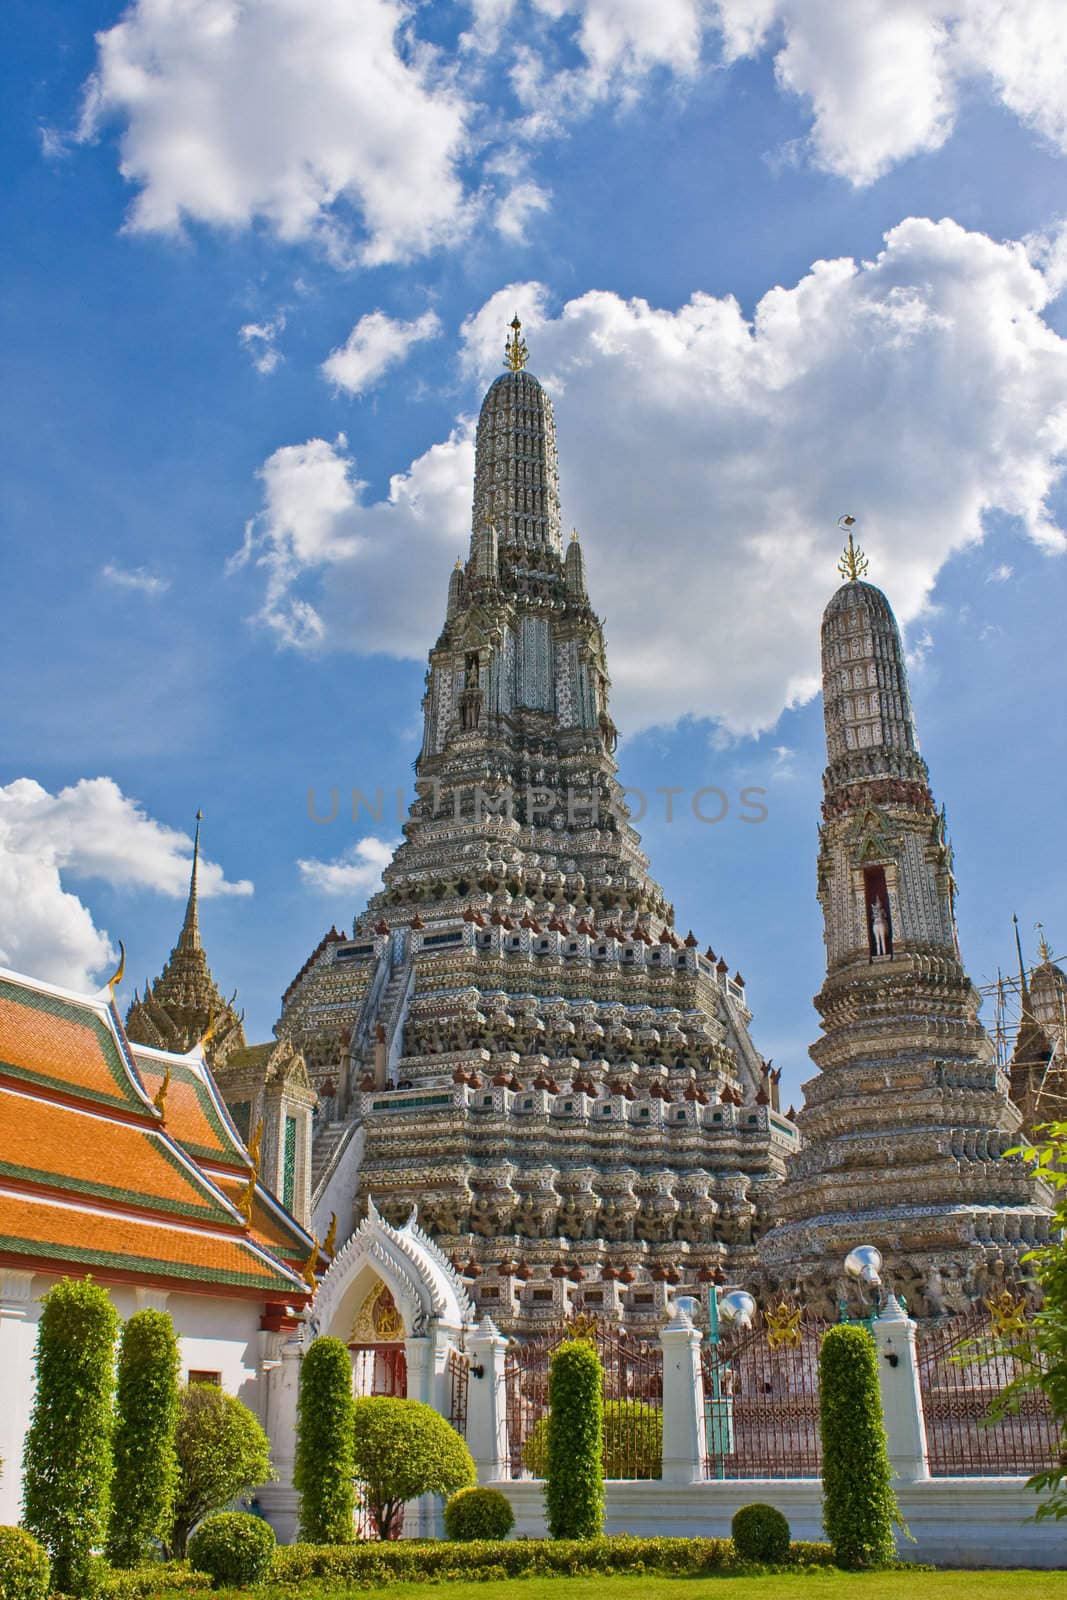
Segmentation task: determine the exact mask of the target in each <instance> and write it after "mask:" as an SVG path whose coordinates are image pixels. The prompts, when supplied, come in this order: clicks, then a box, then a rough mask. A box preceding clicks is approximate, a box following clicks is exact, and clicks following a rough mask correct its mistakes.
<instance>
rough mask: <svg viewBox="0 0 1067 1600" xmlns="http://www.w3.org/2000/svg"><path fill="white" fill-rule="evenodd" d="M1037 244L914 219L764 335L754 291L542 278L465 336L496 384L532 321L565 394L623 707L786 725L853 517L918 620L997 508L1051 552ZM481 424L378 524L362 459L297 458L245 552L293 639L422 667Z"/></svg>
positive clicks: (813, 289)
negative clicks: (846, 521)
mask: <svg viewBox="0 0 1067 1600" xmlns="http://www.w3.org/2000/svg"><path fill="white" fill-rule="evenodd" d="M1049 298H1050V287H1049V284H1048V283H1047V281H1046V279H1045V277H1044V276H1043V274H1042V272H1041V270H1040V267H1039V266H1037V265H1035V264H1034V263H1033V262H1032V261H1031V260H1030V259H1029V258H1028V256H1027V252H1026V250H1025V248H1024V247H1023V246H1022V245H1021V244H1002V243H997V242H994V241H993V240H991V239H989V238H987V237H986V236H985V235H983V234H980V233H972V232H967V231H966V230H964V229H963V228H961V227H960V226H959V225H958V224H956V223H955V222H952V221H942V222H938V223H935V222H931V221H928V220H924V219H921V218H910V219H908V220H907V221H904V222H902V223H900V224H899V225H898V226H897V227H896V228H894V229H893V230H892V231H891V232H890V233H889V234H888V235H887V236H886V243H885V248H884V249H883V251H882V252H881V254H880V255H879V256H878V257H877V259H876V260H874V261H869V262H856V261H853V260H850V259H847V258H846V259H842V260H837V261H820V262H816V263H815V265H814V266H813V267H812V268H811V270H810V272H809V273H808V274H807V276H805V277H804V278H803V279H801V281H800V282H799V283H797V284H796V285H795V286H794V287H792V288H775V289H772V290H770V291H769V292H768V293H767V294H765V295H764V296H763V298H762V300H761V301H760V302H759V304H758V305H757V307H756V309H755V313H754V317H753V319H752V320H751V321H747V320H746V319H745V317H744V316H743V315H742V312H741V309H740V307H739V306H738V304H737V303H736V301H735V300H734V299H733V298H732V297H729V296H727V297H723V298H721V299H719V298H715V297H713V296H711V295H707V294H703V293H695V294H694V295H693V296H692V298H691V299H690V300H689V301H688V303H686V304H685V305H682V306H681V307H679V308H678V309H677V310H665V309H659V308H655V307H652V306H650V305H648V304H647V303H646V302H645V301H643V300H629V301H627V300H623V299H621V298H620V297H619V296H618V295H616V294H612V293H608V292H605V291H598V290H593V291H590V292H588V293H586V294H583V295H581V296H579V297H578V298H576V299H574V300H571V301H569V302H568V303H567V304H565V305H564V306H563V307H562V309H561V310H560V311H559V313H558V315H555V316H553V315H550V313H549V310H548V306H547V297H546V293H545V291H544V290H543V289H542V288H541V287H540V286H539V285H537V284H512V285H510V286H509V287H507V288H505V289H501V290H500V291H499V293H497V294H496V295H494V296H493V297H492V299H491V300H489V301H488V302H487V303H486V304H485V305H484V306H483V307H482V308H481V309H480V310H479V311H478V313H477V314H476V315H474V316H473V317H471V318H470V320H469V321H468V323H467V324H466V325H465V328H464V331H463V337H464V360H465V363H466V368H467V370H468V372H469V374H470V376H471V378H472V381H476V382H477V384H478V387H479V389H481V388H482V387H484V385H485V383H486V382H487V381H488V380H489V379H490V378H491V377H492V376H494V375H495V373H496V372H497V371H498V370H499V364H500V356H501V350H502V340H503V335H504V333H505V332H506V328H507V324H508V322H510V320H511V316H512V314H513V311H514V310H515V309H516V307H517V308H518V310H519V313H520V315H521V316H522V319H523V324H524V335H525V337H526V338H527V341H528V343H529V346H530V350H531V352H532V359H531V367H532V370H533V371H535V372H536V373H537V374H538V375H539V376H540V377H541V379H542V381H543V382H544V383H545V384H546V387H548V388H549V390H550V392H551V393H552V395H553V398H554V400H555V405H556V416H557V422H558V426H559V435H560V460H561V490H562V496H563V505H564V513H565V520H566V522H567V523H571V522H573V523H575V524H576V525H577V526H578V527H579V528H580V529H581V530H582V534H583V543H584V548H585V552H586V559H587V563H588V567H589V574H590V585H591V591H592V595H593V602H594V604H595V605H596V607H597V609H598V611H599V612H600V613H601V614H602V615H604V616H605V617H606V619H607V631H608V643H609V650H610V656H609V659H610V662H611V666H612V672H613V679H614V690H613V698H614V705H615V712H616V716H617V720H618V721H619V723H620V726H622V727H623V729H624V730H632V729H636V728H639V727H644V726H648V725H650V724H653V723H657V722H665V721H672V720H674V719H676V718H677V717H679V716H682V715H685V714H691V715H695V716H713V717H718V718H720V719H722V721H723V723H724V724H725V725H726V727H727V729H728V730H729V731H730V733H732V734H739V733H746V732H753V731H757V730H760V729H764V728H768V727H770V726H771V725H772V724H773V723H774V721H775V720H776V718H777V717H778V715H779V713H780V712H781V710H782V709H783V707H785V706H787V705H790V704H793V703H796V702H799V701H802V700H804V699H805V698H807V697H809V696H810V695H811V694H812V693H813V692H814V690H815V689H816V687H817V670H818V619H819V615H820V612H821V610H822V607H823V606H824V604H825V603H826V600H827V598H828V596H829V594H830V593H831V592H832V589H833V587H834V585H835V583H836V581H837V580H836V576H835V568H836V563H837V559H838V555H839V553H840V543H841V534H840V530H839V529H838V528H837V526H836V523H837V518H838V516H839V514H840V513H841V512H843V511H845V510H849V511H851V512H853V513H854V514H856V515H857V516H858V517H859V526H858V528H857V533H858V536H859V541H860V543H861V544H862V545H863V546H864V547H865V548H866V550H867V553H868V555H869V557H870V560H871V575H872V578H873V579H874V580H875V581H876V582H878V583H880V584H881V585H883V586H884V587H885V588H886V590H887V591H888V592H889V594H890V596H891V598H892V601H893V603H894V605H895V607H896V608H897V611H898V614H899V616H900V617H901V619H902V621H904V622H907V621H909V620H911V619H914V618H916V617H917V616H918V615H919V614H920V612H921V611H922V610H923V608H924V605H925V604H926V602H927V598H928V596H929V593H930V590H931V587H932V585H933V583H934V581H935V579H936V577H937V574H938V571H939V570H940V568H941V566H942V565H943V564H944V562H945V561H946V560H947V559H948V557H949V556H950V555H951V554H952V553H953V552H954V551H957V550H961V549H963V548H964V547H966V546H968V545H971V544H974V543H976V542H978V541H980V540H981V538H982V534H983V519H984V517H985V515H986V513H988V512H990V511H993V510H998V511H1000V512H1003V513H1007V514H1009V515H1010V516H1012V517H1015V518H1017V519H1018V520H1019V522H1020V524H1021V526H1022V528H1023V530H1024V531H1025V532H1026V533H1027V534H1028V535H1029V537H1030V538H1031V539H1032V540H1034V541H1035V542H1036V543H1037V544H1038V545H1040V546H1041V547H1042V548H1043V549H1045V550H1046V551H1048V552H1049V553H1050V554H1051V553H1053V552H1058V551H1061V550H1063V548H1064V545H1065V540H1064V534H1063V532H1062V531H1061V529H1060V528H1059V527H1058V526H1057V524H1056V521H1055V518H1054V515H1053V512H1052V510H1051V509H1050V497H1051V495H1052V494H1053V491H1054V490H1055V489H1056V488H1057V486H1058V485H1059V484H1060V482H1061V480H1062V474H1063V470H1064V463H1065V457H1067V399H1065V396H1067V340H1064V339H1063V338H1061V337H1060V336H1059V335H1058V334H1056V333H1055V332H1054V331H1053V329H1052V328H1051V327H1050V326H1049V325H1048V323H1047V322H1046V321H1045V320H1044V318H1043V316H1042V311H1043V309H1044V307H1045V306H1046V305H1047V303H1048V301H1049ZM472 474H473V450H472V445H471V424H470V422H469V421H466V420H461V421H460V423H458V424H457V427H456V429H455V431H454V432H453V433H452V435H451V437H450V438H449V439H448V440H447V441H446V442H444V443H442V444H439V445H435V446H434V447H433V448H432V449H431V450H429V451H427V452H425V453H424V454H423V455H422V456H420V457H419V458H418V459H417V460H416V461H414V462H413V463H412V464H411V466H410V467H409V468H408V469H407V471H406V472H404V473H401V474H398V475H397V476H396V477H394V478H393V480H392V484H391V488H390V494H389V497H388V498H387V499H386V500H384V501H380V502H377V503H373V504H365V503H364V500H363V485H362V484H361V483H360V482H359V479H358V476H357V467H356V463H355V461H354V460H353V459H352V457H351V455H350V454H349V452H348V449H347V444H346V442H345V441H344V440H340V441H337V442H336V443H335V444H333V445H330V444H328V443H327V442H325V441H323V440H321V439H320V440H311V441H309V442H308V443H307V444H304V445H298V446H292V447H287V448H286V449H283V450H280V451H276V452H275V453H274V455H273V456H271V458H270V459H269V461H268V462H267V463H266V465H265V467H264V468H263V470H262V478H263V483H264V487H265V501H264V506H263V510H262V511H261V512H260V514H259V516H258V517H257V518H256V519H255V520H254V521H253V523H252V524H251V526H250V530H249V534H248V538H247V542H246V552H245V554H246V558H248V557H254V558H255V559H256V560H257V561H258V562H259V563H260V564H262V566H263V567H264V569H265V571H266V573H267V578H268V592H267V596H266V599H265V603H264V607H263V611H262V613H261V614H262V615H263V616H264V618H265V620H266V621H268V622H269V623H270V624H271V625H272V626H273V627H274V628H275V630H276V631H277V633H278V634H279V637H281V638H282V639H285V638H286V634H287V629H288V628H289V627H290V626H291V625H294V624H292V617H293V615H294V613H293V608H294V607H299V606H308V607H310V608H311V609H312V611H313V613H314V616H315V618H316V621H317V624H318V631H317V632H316V635H315V638H314V641H313V642H314V643H315V644H316V645H317V646H319V647H343V648H355V649H359V650H365V651H386V652H389V653H392V654H395V655H400V656H407V657H416V658H418V657H421V656H423V655H424V653H425V651H426V649H427V647H428V646H429V644H430V643H431V642H432V640H433V638H434V637H435V636H436V634H437V631H438V629H439V628H440V625H441V619H442V617H443V614H444V605H445V596H446V590H447V583H448V573H449V569H450V567H451V564H452V559H453V558H454V556H455V555H456V553H457V551H458V550H459V549H461V548H465V546H466V542H467V538H468V536H469V527H470V503H471V482H472Z"/></svg>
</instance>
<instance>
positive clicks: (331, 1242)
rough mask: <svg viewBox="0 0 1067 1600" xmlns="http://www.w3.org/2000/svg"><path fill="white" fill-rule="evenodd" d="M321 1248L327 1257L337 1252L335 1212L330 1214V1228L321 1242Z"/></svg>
mask: <svg viewBox="0 0 1067 1600" xmlns="http://www.w3.org/2000/svg"><path fill="white" fill-rule="evenodd" d="M322 1248H323V1250H324V1251H325V1253H326V1254H327V1255H328V1256H332V1255H334V1254H335V1253H336V1250H337V1212H336V1211H331V1212H330V1226H329V1227H328V1228H327V1229H326V1237H325V1239H324V1240H323V1241H322Z"/></svg>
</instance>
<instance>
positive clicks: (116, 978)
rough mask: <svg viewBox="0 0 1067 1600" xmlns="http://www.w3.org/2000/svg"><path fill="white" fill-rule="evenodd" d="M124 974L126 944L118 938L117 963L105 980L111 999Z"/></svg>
mask: <svg viewBox="0 0 1067 1600" xmlns="http://www.w3.org/2000/svg"><path fill="white" fill-rule="evenodd" d="M125 974H126V946H125V945H124V944H123V942H122V940H121V939H120V940H119V964H118V966H117V967H116V968H115V970H114V972H113V973H112V974H111V977H110V978H109V979H108V980H107V987H108V991H109V993H110V996H111V999H112V1000H114V998H115V990H116V989H117V988H118V986H119V984H120V983H121V982H122V980H123V978H124V976H125Z"/></svg>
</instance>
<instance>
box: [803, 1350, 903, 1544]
mask: <svg viewBox="0 0 1067 1600" xmlns="http://www.w3.org/2000/svg"><path fill="white" fill-rule="evenodd" d="M819 1396H820V1398H819V1415H820V1424H821V1428H822V1458H823V1467H822V1482H823V1525H824V1527H825V1528H826V1533H827V1537H828V1538H829V1540H830V1543H831V1544H832V1545H833V1548H834V1555H835V1557H836V1560H837V1563H838V1565H839V1566H841V1567H846V1568H849V1569H859V1568H863V1567H881V1566H885V1565H887V1564H888V1563H889V1562H891V1561H892V1560H893V1559H894V1556H895V1554H896V1551H895V1547H894V1542H893V1523H894V1522H900V1512H899V1511H898V1509H897V1503H896V1498H895V1496H894V1494H893V1490H892V1488H891V1487H890V1466H889V1456H888V1454H887V1452H886V1436H885V1426H884V1424H883V1422H882V1402H881V1396H880V1393H879V1387H878V1352H877V1350H876V1349H875V1344H874V1340H873V1338H872V1337H871V1335H870V1334H869V1333H868V1331H867V1329H866V1328H861V1327H857V1326H855V1325H851V1324H847V1323H844V1324H842V1325H841V1326H839V1327H837V1328H831V1329H830V1331H829V1333H827V1334H826V1336H825V1337H824V1339H823V1341H822V1345H821V1347H820V1350H819Z"/></svg>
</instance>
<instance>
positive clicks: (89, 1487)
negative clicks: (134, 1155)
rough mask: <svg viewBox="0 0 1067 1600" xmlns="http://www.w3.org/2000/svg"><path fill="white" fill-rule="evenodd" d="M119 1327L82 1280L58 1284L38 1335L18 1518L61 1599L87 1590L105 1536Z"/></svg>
mask: <svg viewBox="0 0 1067 1600" xmlns="http://www.w3.org/2000/svg"><path fill="white" fill-rule="evenodd" d="M118 1322H119V1319H118V1313H117V1312H116V1310H115V1308H114V1306H113V1305H112V1304H111V1301H110V1300H109V1299H108V1296H107V1291H106V1290H104V1289H101V1288H100V1286H99V1285H98V1284H95V1283H93V1282H92V1280H91V1279H89V1278H83V1279H74V1278H64V1279H62V1280H61V1282H59V1283H57V1284H55V1286H54V1287H53V1288H51V1289H49V1291H48V1293H47V1294H46V1295H45V1297H44V1310H43V1311H42V1313H41V1320H40V1323H39V1324H38V1327H37V1356H36V1363H37V1388H36V1393H35V1397H34V1402H33V1412H32V1415H31V1417H30V1427H29V1432H28V1433H27V1435H26V1443H25V1445H24V1447H23V1455H22V1498H23V1511H24V1521H25V1523H26V1526H27V1528H28V1529H29V1531H30V1532H31V1533H32V1534H33V1535H34V1536H35V1537H36V1538H37V1539H39V1540H40V1542H41V1543H42V1544H43V1545H44V1547H45V1549H46V1550H47V1551H48V1554H49V1556H50V1558H51V1563H52V1584H53V1587H54V1588H56V1589H58V1590H59V1591H60V1592H61V1593H62V1594H75V1595H77V1594H83V1593H87V1592H88V1590H89V1589H90V1588H91V1587H92V1584H93V1580H94V1566H93V1550H94V1549H99V1548H100V1546H101V1545H102V1544H103V1542H104V1537H105V1535H106V1533H107V1517H108V1491H109V1488H110V1484H111V1465H112V1463H111V1429H112V1414H111V1396H112V1391H113V1389H114V1385H115V1334H116V1331H117V1329H118Z"/></svg>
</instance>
